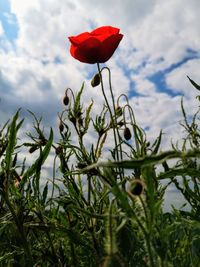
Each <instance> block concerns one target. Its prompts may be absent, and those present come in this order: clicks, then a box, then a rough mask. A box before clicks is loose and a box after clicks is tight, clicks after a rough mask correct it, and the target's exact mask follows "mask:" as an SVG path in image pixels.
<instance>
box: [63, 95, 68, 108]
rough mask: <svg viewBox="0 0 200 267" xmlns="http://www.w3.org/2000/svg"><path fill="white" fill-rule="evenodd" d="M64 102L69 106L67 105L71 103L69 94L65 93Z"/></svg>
mask: <svg viewBox="0 0 200 267" xmlns="http://www.w3.org/2000/svg"><path fill="white" fill-rule="evenodd" d="M63 104H64V105H65V106H67V105H68V104H69V97H68V95H65V96H64V98H63Z"/></svg>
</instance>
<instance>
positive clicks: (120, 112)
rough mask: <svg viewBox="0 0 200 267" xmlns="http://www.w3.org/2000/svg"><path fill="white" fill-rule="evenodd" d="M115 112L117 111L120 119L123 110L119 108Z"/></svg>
mask: <svg viewBox="0 0 200 267" xmlns="http://www.w3.org/2000/svg"><path fill="white" fill-rule="evenodd" d="M115 111H116V115H117V116H118V117H120V116H121V115H122V108H121V107H120V106H117V107H116V110H115Z"/></svg>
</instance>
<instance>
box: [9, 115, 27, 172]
mask: <svg viewBox="0 0 200 267" xmlns="http://www.w3.org/2000/svg"><path fill="white" fill-rule="evenodd" d="M18 116H19V110H18V111H17V112H16V114H15V116H14V117H13V120H12V122H11V124H10V127H9V137H8V146H7V148H6V156H5V161H6V169H7V171H8V172H9V170H10V168H11V165H12V154H13V152H14V149H15V145H16V137H17V131H18V129H19V128H20V126H21V125H22V122H23V120H22V121H21V122H20V123H19V124H18V125H17V119H18Z"/></svg>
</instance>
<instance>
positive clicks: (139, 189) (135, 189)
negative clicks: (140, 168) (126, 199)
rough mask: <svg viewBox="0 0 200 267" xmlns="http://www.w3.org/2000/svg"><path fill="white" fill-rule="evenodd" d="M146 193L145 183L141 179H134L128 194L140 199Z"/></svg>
mask: <svg viewBox="0 0 200 267" xmlns="http://www.w3.org/2000/svg"><path fill="white" fill-rule="evenodd" d="M143 191H144V182H143V181H142V180H140V179H133V180H132V181H131V182H130V185H129V188H128V193H129V194H130V195H131V196H134V197H138V196H140V195H141V194H142V193H143Z"/></svg>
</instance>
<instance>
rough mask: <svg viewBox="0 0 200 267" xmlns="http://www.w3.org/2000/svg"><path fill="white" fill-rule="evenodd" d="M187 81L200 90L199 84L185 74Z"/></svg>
mask: <svg viewBox="0 0 200 267" xmlns="http://www.w3.org/2000/svg"><path fill="white" fill-rule="evenodd" d="M187 77H188V79H189V81H190V82H191V84H192V85H193V86H194V87H195V88H196V89H197V90H199V91H200V85H198V84H197V83H195V81H193V80H192V79H190V77H189V76H187Z"/></svg>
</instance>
